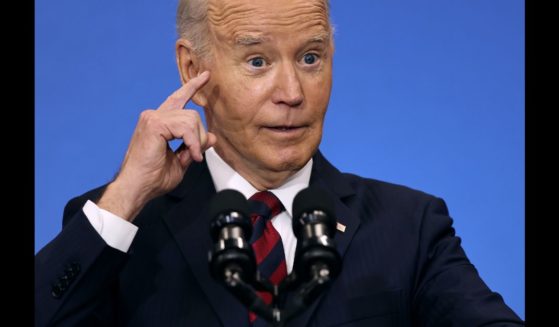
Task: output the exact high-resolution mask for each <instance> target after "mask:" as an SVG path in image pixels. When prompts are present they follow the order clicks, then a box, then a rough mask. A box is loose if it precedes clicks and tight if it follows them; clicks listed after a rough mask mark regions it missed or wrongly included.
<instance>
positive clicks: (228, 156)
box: [214, 144, 301, 191]
mask: <svg viewBox="0 0 559 327" xmlns="http://www.w3.org/2000/svg"><path fill="white" fill-rule="evenodd" d="M214 149H215V151H216V152H217V154H219V156H220V157H221V158H222V159H223V161H225V162H226V163H227V164H228V165H229V166H231V167H232V168H233V169H234V170H235V171H236V172H237V173H239V174H240V175H241V176H243V178H244V179H246V180H247V181H248V182H249V183H250V184H251V185H252V186H254V188H256V189H257V190H259V191H264V190H270V189H275V188H278V187H280V186H281V185H283V184H285V183H286V182H287V180H288V179H289V177H291V176H293V175H295V174H296V173H297V171H299V169H300V168H301V167H299V168H297V169H290V170H281V171H274V170H270V169H265V168H261V167H259V166H257V165H254V164H253V163H250V162H248V161H247V160H244V159H243V158H242V157H241V156H240V155H239V154H235V153H234V150H233V151H227V150H225V151H224V149H223V148H222V147H221V146H219V145H218V144H216V145H215V146H214Z"/></svg>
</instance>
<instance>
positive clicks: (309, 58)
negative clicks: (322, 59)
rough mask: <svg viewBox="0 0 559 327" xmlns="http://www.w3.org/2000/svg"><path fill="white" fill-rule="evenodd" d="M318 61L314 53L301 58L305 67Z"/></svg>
mask: <svg viewBox="0 0 559 327" xmlns="http://www.w3.org/2000/svg"><path fill="white" fill-rule="evenodd" d="M317 60H318V56H317V55H316V54H315V53H307V54H305V55H304V56H303V61H304V62H305V64H307V65H312V64H314V63H315V62H316V61H317Z"/></svg>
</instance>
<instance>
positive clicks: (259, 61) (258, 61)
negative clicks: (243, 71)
mask: <svg viewBox="0 0 559 327" xmlns="http://www.w3.org/2000/svg"><path fill="white" fill-rule="evenodd" d="M248 63H249V64H250V65H251V66H253V67H257V68H260V67H264V65H265V64H266V61H265V60H264V58H262V57H256V58H252V59H250V60H249V61H248Z"/></svg>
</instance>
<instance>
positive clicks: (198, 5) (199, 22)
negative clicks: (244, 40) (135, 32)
mask: <svg viewBox="0 0 559 327" xmlns="http://www.w3.org/2000/svg"><path fill="white" fill-rule="evenodd" d="M208 1H209V0H179V6H178V8H177V34H178V36H179V38H184V39H187V40H188V41H190V43H192V47H193V50H194V52H195V53H196V55H198V56H199V57H201V58H203V57H205V56H206V55H207V54H208V50H209V42H208ZM324 2H325V3H326V10H327V15H328V17H330V1H329V0H324Z"/></svg>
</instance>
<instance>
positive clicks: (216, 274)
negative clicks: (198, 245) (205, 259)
mask: <svg viewBox="0 0 559 327" xmlns="http://www.w3.org/2000/svg"><path fill="white" fill-rule="evenodd" d="M248 212H249V208H248V202H247V200H246V198H245V197H244V195H243V194H241V193H240V192H238V191H235V190H223V191H221V192H218V193H217V194H216V195H215V196H214V198H213V199H212V201H211V202H210V210H209V213H210V217H211V219H212V220H211V222H210V233H211V237H212V240H213V242H214V247H213V251H212V252H210V273H211V275H212V277H213V278H215V279H216V280H218V281H225V282H226V283H227V282H231V281H232V280H231V278H235V279H241V280H243V281H247V282H251V281H252V280H253V279H254V276H255V274H256V264H255V259H254V252H253V251H252V248H251V246H250V244H249V243H248V241H247V240H249V239H250V236H251V234H252V224H251V222H250V218H249V215H248Z"/></svg>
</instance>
